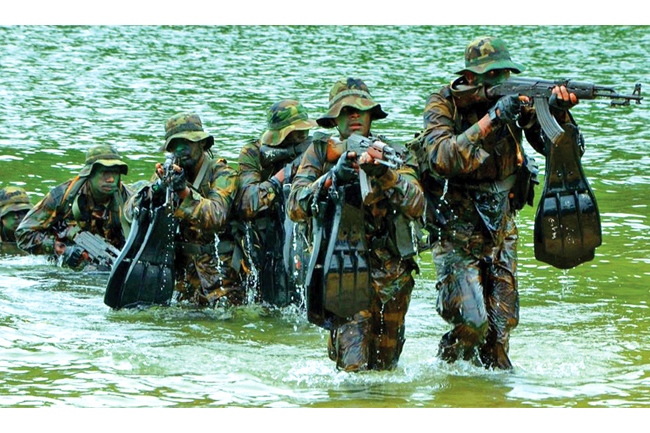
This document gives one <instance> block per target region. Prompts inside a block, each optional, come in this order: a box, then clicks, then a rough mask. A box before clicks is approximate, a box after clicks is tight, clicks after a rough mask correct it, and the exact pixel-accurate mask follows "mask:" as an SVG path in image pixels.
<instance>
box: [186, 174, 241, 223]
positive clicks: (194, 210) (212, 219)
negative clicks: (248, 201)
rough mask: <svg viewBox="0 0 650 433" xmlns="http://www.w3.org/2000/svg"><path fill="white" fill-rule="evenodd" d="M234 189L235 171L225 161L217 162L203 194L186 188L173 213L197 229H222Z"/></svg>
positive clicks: (233, 198) (235, 191)
mask: <svg viewBox="0 0 650 433" xmlns="http://www.w3.org/2000/svg"><path fill="white" fill-rule="evenodd" d="M238 188H239V176H238V174H237V171H236V170H235V169H233V168H231V167H229V166H228V165H227V164H226V163H225V162H219V163H217V166H216V169H215V171H214V172H213V174H212V180H211V182H210V186H209V188H208V192H207V194H205V197H204V196H202V195H201V194H200V193H199V192H198V191H196V190H194V189H190V193H189V194H187V196H185V199H184V200H183V201H182V202H181V203H180V205H179V206H178V208H177V209H176V212H175V213H174V216H175V217H177V218H180V219H182V220H185V221H187V222H188V223H190V224H191V225H192V226H193V227H195V228H197V229H198V230H201V231H204V232H206V233H217V232H219V231H221V230H222V228H223V226H224V225H225V223H226V220H227V219H228V213H229V212H230V209H231V207H232V206H233V204H234V201H235V196H236V195H237V190H238Z"/></svg>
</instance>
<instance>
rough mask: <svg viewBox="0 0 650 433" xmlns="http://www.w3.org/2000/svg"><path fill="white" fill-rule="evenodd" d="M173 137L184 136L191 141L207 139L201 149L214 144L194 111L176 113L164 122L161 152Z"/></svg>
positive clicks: (206, 148) (166, 148)
mask: <svg viewBox="0 0 650 433" xmlns="http://www.w3.org/2000/svg"><path fill="white" fill-rule="evenodd" d="M175 138H184V139H186V140H190V141H193V142H197V141H201V140H204V139H206V138H207V139H208V140H207V141H206V143H205V146H204V147H203V150H208V149H209V148H211V147H212V145H213V144H214V137H213V136H211V135H210V134H208V133H207V132H205V131H204V130H203V123H201V118H200V117H199V115H198V114H196V113H178V114H175V115H173V116H172V117H170V118H169V120H167V122H166V123H165V144H163V145H162V146H161V148H160V151H161V152H168V151H169V149H168V147H169V143H170V142H171V141H172V140H173V139H175Z"/></svg>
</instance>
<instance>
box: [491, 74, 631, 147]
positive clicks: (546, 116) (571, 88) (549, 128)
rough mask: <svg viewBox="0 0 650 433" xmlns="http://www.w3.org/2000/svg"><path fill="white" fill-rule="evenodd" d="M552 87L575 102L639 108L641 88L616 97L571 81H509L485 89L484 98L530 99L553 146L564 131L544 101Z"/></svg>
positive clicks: (607, 89) (609, 89)
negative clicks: (632, 104)
mask: <svg viewBox="0 0 650 433" xmlns="http://www.w3.org/2000/svg"><path fill="white" fill-rule="evenodd" d="M556 86H565V87H566V89H567V91H568V92H569V93H575V95H576V96H577V97H578V100H581V99H596V98H608V99H610V100H611V105H619V106H620V105H630V101H636V103H637V104H640V103H641V100H642V99H643V97H642V96H641V84H636V85H635V86H634V91H633V92H632V94H631V95H623V94H619V93H617V92H616V90H615V89H614V88H613V87H610V86H597V85H595V84H591V83H584V82H580V81H573V80H542V79H539V78H519V77H512V78H509V79H508V80H506V81H505V82H503V83H501V84H497V85H495V86H492V87H489V88H488V89H487V90H486V96H487V97H488V99H498V98H500V97H502V96H506V95H523V96H528V97H529V98H531V99H532V100H533V104H534V106H535V110H536V112H537V119H538V120H539V123H540V125H541V126H542V130H543V131H544V133H545V134H546V136H547V137H548V138H549V139H550V140H551V141H552V142H553V143H556V142H557V141H558V140H559V139H560V137H561V136H562V134H563V133H564V130H563V129H562V128H561V127H560V125H559V124H558V123H557V121H556V120H555V118H554V117H553V116H552V115H551V112H550V110H549V108H550V107H549V104H548V101H549V99H550V98H551V96H552V95H553V88H554V87H556Z"/></svg>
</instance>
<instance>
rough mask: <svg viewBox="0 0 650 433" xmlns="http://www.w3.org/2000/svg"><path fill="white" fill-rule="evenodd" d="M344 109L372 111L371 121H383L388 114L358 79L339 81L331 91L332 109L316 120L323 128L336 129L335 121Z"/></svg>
mask: <svg viewBox="0 0 650 433" xmlns="http://www.w3.org/2000/svg"><path fill="white" fill-rule="evenodd" d="M343 107H354V108H356V109H357V110H361V111H366V110H372V112H371V119H372V120H376V119H383V118H385V117H386V116H388V114H386V113H385V112H384V111H383V110H382V109H381V105H380V104H378V103H377V102H375V101H374V100H373V99H372V96H370V90H368V86H366V84H365V83H364V82H363V81H362V80H360V79H357V78H347V79H342V80H339V81H337V82H336V83H335V84H334V86H333V87H332V90H331V91H330V108H329V111H328V112H327V113H326V114H325V115H324V116H322V117H321V118H320V119H318V120H316V122H318V124H319V125H320V126H322V127H323V128H334V127H335V126H336V123H335V122H334V120H335V119H336V118H337V117H338V116H339V114H340V113H341V109H343Z"/></svg>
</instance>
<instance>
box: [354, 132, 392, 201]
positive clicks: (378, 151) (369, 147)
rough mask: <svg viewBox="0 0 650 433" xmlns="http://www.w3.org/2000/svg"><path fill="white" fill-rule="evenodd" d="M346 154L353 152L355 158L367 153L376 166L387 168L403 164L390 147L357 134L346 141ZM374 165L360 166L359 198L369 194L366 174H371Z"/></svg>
mask: <svg viewBox="0 0 650 433" xmlns="http://www.w3.org/2000/svg"><path fill="white" fill-rule="evenodd" d="M347 142H348V149H347V151H348V152H355V153H356V154H357V158H359V157H360V156H361V154H363V153H364V152H368V155H370V156H371V157H372V158H373V160H374V162H375V163H376V164H380V165H383V166H385V167H388V168H397V167H399V166H401V165H402V164H404V161H403V160H402V159H401V158H400V157H399V155H398V153H397V152H396V151H395V149H393V148H392V147H391V146H389V145H387V144H386V143H384V142H382V141H380V140H377V139H372V138H368V137H364V136H363V135H359V134H352V135H351V136H349V137H348V139H347ZM373 165H375V164H361V166H360V170H359V183H360V185H361V196H362V197H363V198H364V199H365V198H366V196H367V195H368V194H369V193H370V180H369V179H368V176H367V174H370V173H367V172H371V169H372V168H373V167H372V166H373Z"/></svg>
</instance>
